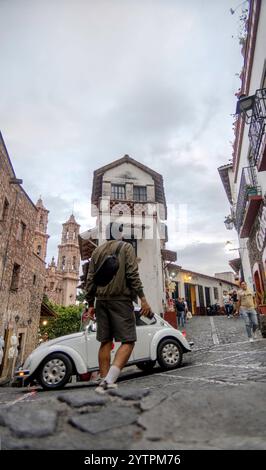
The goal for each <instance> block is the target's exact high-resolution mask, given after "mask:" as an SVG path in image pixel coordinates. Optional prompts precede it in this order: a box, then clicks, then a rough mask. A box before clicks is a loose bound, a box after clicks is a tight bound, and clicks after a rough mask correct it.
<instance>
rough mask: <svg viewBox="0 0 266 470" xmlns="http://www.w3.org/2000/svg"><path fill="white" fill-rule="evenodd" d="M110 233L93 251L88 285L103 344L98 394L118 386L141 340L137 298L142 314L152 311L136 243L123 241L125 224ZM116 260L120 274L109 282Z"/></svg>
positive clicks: (91, 309) (113, 226)
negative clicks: (115, 348)
mask: <svg viewBox="0 0 266 470" xmlns="http://www.w3.org/2000/svg"><path fill="white" fill-rule="evenodd" d="M106 232H107V233H106V240H107V241H106V242H105V243H103V244H102V245H100V246H98V247H97V248H96V249H95V250H94V252H93V254H92V257H91V261H90V265H89V270H88V276H87V280H86V286H85V291H86V300H87V302H88V305H89V312H88V313H89V315H90V316H91V317H94V314H96V322H97V332H96V338H97V340H98V341H99V342H100V343H101V345H100V348H99V353H98V358H99V368H100V376H101V378H102V381H101V382H100V385H99V387H97V388H96V391H97V392H98V393H104V392H105V391H106V390H108V389H111V388H115V387H116V386H117V385H116V381H117V379H118V377H119V375H120V372H121V370H122V369H123V367H124V366H125V365H126V363H127V362H128V359H129V357H130V356H131V353H132V351H133V348H134V345H135V341H136V339H137V338H136V319H135V314H134V307H133V301H137V299H138V298H140V301H141V313H142V315H144V316H148V315H149V314H150V313H151V308H150V306H149V304H148V302H147V300H146V298H145V296H144V292H143V286H142V283H141V280H140V277H139V272H138V264H137V260H136V256H135V252H134V249H133V246H132V245H131V244H130V243H127V242H124V241H122V238H123V225H121V224H117V223H114V222H113V223H110V224H108V226H107V230H106ZM115 260H117V268H116V273H115V275H114V276H113V278H112V279H111V281H110V282H108V283H107V284H105V283H104V281H103V280H102V279H101V276H102V277H104V276H107V274H108V272H107V271H108V270H107V263H109V265H110V263H111V264H112V262H113V263H114V262H115ZM104 267H106V269H105V270H104V269H103V268H104ZM108 269H109V268H108ZM109 271H110V270H109ZM96 280H97V283H96ZM95 299H96V309H95V312H94V301H95ZM113 339H114V340H115V341H118V342H121V345H120V347H119V348H118V350H117V352H116V354H115V357H114V360H113V363H112V365H111V366H110V361H111V350H112V344H113Z"/></svg>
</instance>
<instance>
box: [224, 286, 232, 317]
mask: <svg viewBox="0 0 266 470" xmlns="http://www.w3.org/2000/svg"><path fill="white" fill-rule="evenodd" d="M223 304H224V310H225V313H226V315H227V318H231V316H232V313H233V302H232V300H231V298H230V295H229V293H228V292H227V291H224V293H223Z"/></svg>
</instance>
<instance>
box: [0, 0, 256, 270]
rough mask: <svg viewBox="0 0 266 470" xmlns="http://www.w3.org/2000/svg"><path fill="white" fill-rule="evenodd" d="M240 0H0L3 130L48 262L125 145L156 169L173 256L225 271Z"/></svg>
mask: <svg viewBox="0 0 266 470" xmlns="http://www.w3.org/2000/svg"><path fill="white" fill-rule="evenodd" d="M240 3H241V2H239V1H235V0H219V1H213V0H186V1H184V0H45V1H42V0H12V1H10V0H0V64H1V67H0V70H1V73H0V87H1V99H0V130H1V132H2V135H3V138H4V141H5V144H6V146H7V149H8V152H9V155H10V158H11V160H12V163H13V166H14V169H15V172H16V175H17V177H18V178H22V179H23V187H24V189H25V190H26V191H27V193H28V194H29V196H30V197H31V199H32V200H33V201H34V202H36V201H37V199H38V198H39V196H40V195H41V196H42V199H43V202H44V204H45V206H46V207H47V209H49V211H50V213H49V225H48V231H49V234H50V239H49V242H48V256H47V261H49V260H50V259H51V257H52V256H53V255H54V256H56V255H57V245H58V243H59V242H60V236H61V229H62V226H61V224H62V223H63V222H65V221H66V220H67V219H68V218H69V215H70V214H71V213H72V211H74V215H75V217H76V220H77V221H78V222H79V224H80V225H81V231H84V230H86V229H88V228H91V227H93V226H94V219H93V218H92V217H91V214H90V197H91V189H92V177H93V171H94V170H95V169H97V168H99V167H101V166H103V165H105V164H108V163H110V162H112V161H113V160H116V159H118V158H121V157H122V156H124V155H125V154H128V155H130V156H131V157H132V158H134V159H136V160H138V161H140V162H142V163H144V164H145V165H147V166H149V167H151V168H152V169H153V170H155V171H157V172H159V173H160V174H162V175H163V178H164V186H165V193H166V199H167V203H168V204H169V206H170V207H171V208H174V209H173V210H172V209H171V211H170V220H169V221H168V225H169V227H168V232H169V242H168V248H169V249H173V250H176V251H177V264H179V265H181V266H182V267H183V268H186V269H191V270H194V271H198V272H202V273H206V274H210V275H213V274H214V273H215V272H222V271H229V270H230V268H229V265H228V260H229V259H232V258H236V257H238V252H237V251H230V252H228V253H226V252H225V243H226V241H228V240H229V241H231V240H232V241H233V245H231V246H233V247H237V242H236V234H235V233H234V231H228V230H226V229H225V226H224V223H223V220H224V217H225V215H227V214H228V213H229V204H228V201H227V199H226V195H225V192H224V189H223V186H222V183H221V180H220V177H219V174H218V171H217V168H218V167H219V166H220V165H224V164H226V163H229V161H230V159H231V158H232V141H233V131H232V123H233V116H232V114H233V113H234V112H235V106H236V96H235V93H236V92H237V90H238V89H239V87H240V80H239V76H238V74H239V73H240V71H241V67H242V64H243V57H242V56H241V53H240V45H239V41H238V35H239V30H240V20H239V16H240V14H241V8H242V6H238V5H239V4H240ZM243 4H244V5H245V4H247V2H243ZM237 6H238V9H237V10H236V12H235V14H233V15H232V14H231V13H230V8H233V9H234V8H236V7H237ZM171 214H172V216H171ZM173 214H177V218H178V223H176V221H175V220H174V217H175V215H174V217H173ZM184 214H185V216H184Z"/></svg>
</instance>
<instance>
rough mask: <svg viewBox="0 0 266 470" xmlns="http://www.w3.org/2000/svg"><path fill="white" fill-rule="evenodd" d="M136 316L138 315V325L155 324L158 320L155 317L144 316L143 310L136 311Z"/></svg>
mask: <svg viewBox="0 0 266 470" xmlns="http://www.w3.org/2000/svg"><path fill="white" fill-rule="evenodd" d="M135 316H136V326H150V325H154V324H155V323H157V320H156V318H155V317H153V318H151V319H149V318H148V317H143V316H142V315H141V312H136V311H135Z"/></svg>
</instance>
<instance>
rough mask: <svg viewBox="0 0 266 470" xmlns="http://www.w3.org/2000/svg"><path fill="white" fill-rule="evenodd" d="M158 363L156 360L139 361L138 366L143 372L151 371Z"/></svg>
mask: <svg viewBox="0 0 266 470" xmlns="http://www.w3.org/2000/svg"><path fill="white" fill-rule="evenodd" d="M155 364H156V361H145V362H138V363H137V364H136V366H137V367H138V369H140V370H142V371H143V372H151V371H152V369H153V368H154V366H155Z"/></svg>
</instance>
